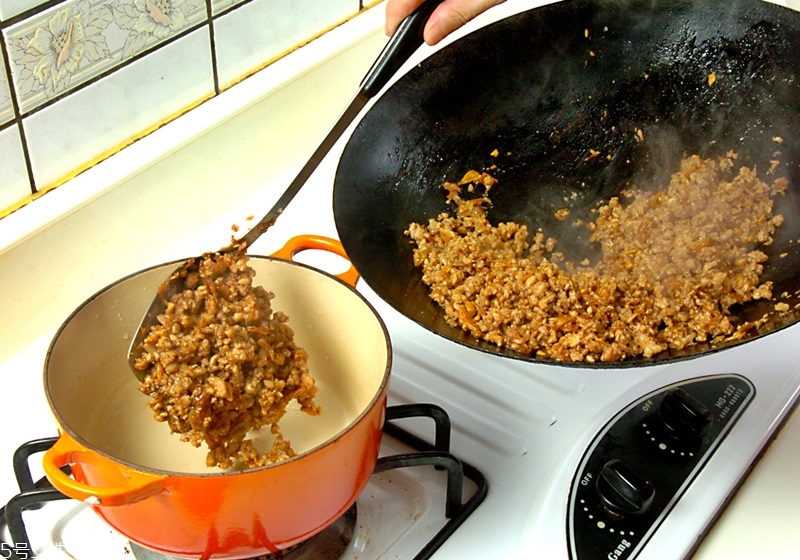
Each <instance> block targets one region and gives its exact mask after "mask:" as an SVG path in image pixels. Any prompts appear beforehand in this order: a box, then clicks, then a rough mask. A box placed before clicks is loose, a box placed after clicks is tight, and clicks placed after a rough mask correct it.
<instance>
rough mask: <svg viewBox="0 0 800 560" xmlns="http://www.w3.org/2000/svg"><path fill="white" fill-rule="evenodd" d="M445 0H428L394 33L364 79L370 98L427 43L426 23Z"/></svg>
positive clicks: (364, 90) (362, 86) (362, 88)
mask: <svg viewBox="0 0 800 560" xmlns="http://www.w3.org/2000/svg"><path fill="white" fill-rule="evenodd" d="M442 1H443V0H427V1H426V2H424V3H423V4H422V5H420V6H419V7H418V8H417V9H416V10H415V11H414V13H412V14H411V15H410V16H408V17H407V18H406V19H405V20H403V22H402V23H401V24H400V27H398V28H397V31H395V32H394V33H393V34H392V37H391V39H389V42H388V43H387V44H386V46H385V47H384V48H383V51H382V52H381V55H380V56H379V57H378V59H377V60H376V61H375V64H373V65H372V68H370V69H369V71H368V72H367V75H366V76H365V77H364V79H363V80H362V81H361V91H362V92H363V93H364V95H366V96H367V97H373V96H375V95H376V94H377V93H378V92H379V91H380V90H381V89H382V88H383V86H385V85H386V84H387V83H388V82H389V79H390V78H391V77H392V76H394V74H395V73H396V72H397V71H398V70H399V69H400V67H401V66H402V65H403V64H405V62H406V61H407V60H408V59H409V58H410V57H411V55H412V54H414V52H415V51H416V50H417V49H418V48H419V47H420V46H422V43H424V42H425V40H424V39H423V36H422V34H423V32H424V30H425V24H426V23H428V19H429V18H430V17H431V14H432V13H433V11H434V10H435V9H436V7H437V6H438V5H439V4H441V3H442Z"/></svg>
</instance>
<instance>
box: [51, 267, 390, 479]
mask: <svg viewBox="0 0 800 560" xmlns="http://www.w3.org/2000/svg"><path fill="white" fill-rule="evenodd" d="M250 264H251V266H253V268H254V269H255V270H256V272H257V275H256V282H257V283H260V284H261V285H263V286H264V287H265V288H266V289H267V290H269V291H271V292H273V293H274V294H275V299H274V300H273V301H272V307H273V310H280V311H283V312H284V313H286V314H287V315H288V316H289V321H288V324H289V325H290V326H291V327H292V329H293V330H294V332H295V340H296V342H297V343H298V345H299V346H300V347H302V348H304V349H305V350H306V351H307V352H308V356H309V369H310V371H311V374H312V376H313V377H314V378H315V380H316V383H317V385H318V387H319V392H318V395H317V398H316V401H317V403H318V404H319V405H320V406H321V407H322V414H321V415H320V416H309V415H307V414H305V413H302V412H300V411H299V407H296V408H290V409H289V411H288V412H287V414H286V416H285V417H284V418H283V420H282V421H281V423H280V426H281V431H282V432H283V434H284V435H285V437H286V438H287V439H289V440H290V441H291V443H292V447H293V448H294V450H295V451H296V452H297V453H298V455H299V454H301V453H303V452H307V451H309V450H312V449H314V448H315V447H317V446H320V445H323V444H324V443H325V442H327V441H329V440H331V439H333V438H335V437H336V436H337V434H340V433H341V432H342V431H344V430H346V429H347V427H348V426H350V425H352V424H353V423H354V422H356V421H357V420H358V418H359V416H360V415H361V414H362V413H363V412H364V411H366V410H368V409H369V408H371V406H373V405H374V404H375V399H376V398H377V396H378V395H379V394H380V392H381V390H382V388H383V387H384V386H385V384H386V383H387V382H388V374H389V371H388V369H389V363H390V359H389V352H390V350H389V340H388V335H387V334H386V331H385V329H384V326H383V324H382V323H381V321H380V320H379V319H378V318H377V316H376V314H375V313H374V312H373V310H372V308H371V307H370V306H369V305H368V304H367V303H366V302H365V300H364V299H363V298H362V297H361V296H360V295H359V294H358V293H357V292H356V291H355V290H354V289H352V288H350V287H349V286H348V285H346V284H344V283H342V282H339V281H337V280H335V279H333V278H332V277H330V276H328V275H327V274H324V273H321V272H319V271H317V270H315V269H313V268H308V267H306V266H303V265H299V264H296V263H291V262H287V261H282V260H278V259H271V258H264V257H251V258H250ZM175 268H176V264H169V265H164V266H161V267H158V268H154V269H149V270H147V271H144V272H142V273H139V274H137V275H134V276H132V277H129V278H127V279H124V280H122V281H120V282H119V283H117V284H114V285H112V286H110V287H109V288H107V289H106V290H104V291H103V292H101V293H100V294H98V295H97V296H96V297H95V298H93V299H92V300H90V301H88V302H87V303H86V304H85V305H84V306H83V307H81V308H80V309H79V310H78V311H76V313H75V314H74V315H73V316H72V317H71V318H70V319H69V320H68V321H67V322H66V323H65V324H64V326H63V327H62V330H61V331H60V332H59V334H58V335H57V336H56V339H55V341H54V343H53V345H52V347H51V350H50V352H49V354H48V359H47V363H46V367H45V388H46V392H47V396H48V399H49V400H50V405H51V408H52V410H53V411H54V413H55V415H56V418H57V420H58V421H59V423H60V425H61V426H62V427H63V428H65V429H66V430H68V431H69V432H70V433H71V434H72V435H73V437H75V438H76V439H78V441H80V442H81V443H83V444H84V445H86V446H87V447H89V448H90V449H94V450H96V451H100V452H102V453H103V454H105V455H108V456H109V457H111V458H112V459H115V460H117V461H120V462H123V463H127V464H129V465H130V466H133V467H138V468H140V469H145V470H157V471H167V472H170V473H184V474H188V473H212V472H221V471H219V470H218V469H209V468H207V467H206V466H205V456H206V451H207V450H206V448H205V446H203V447H201V448H195V447H193V446H192V445H190V444H188V443H185V442H181V441H180V439H179V437H178V436H177V435H174V434H171V433H170V430H169V427H168V426H167V424H166V423H163V422H157V421H155V420H154V419H153V415H152V411H151V409H150V407H149V406H148V404H147V402H148V397H147V396H145V395H143V394H142V393H141V392H139V390H138V380H137V379H136V377H135V376H134V374H133V372H132V371H131V370H130V369H129V367H128V363H127V352H128V346H129V344H130V337H131V335H132V333H133V331H134V329H135V328H136V327H137V326H138V323H139V321H140V320H141V317H142V314H143V313H144V310H145V309H146V308H147V306H148V305H149V302H150V300H151V298H152V297H153V296H154V295H155V293H156V289H157V288H158V286H159V284H160V283H161V282H163V281H164V280H165V279H166V277H167V276H168V274H169V273H170V272H171V271H172V270H174V269H175ZM254 439H256V441H259V440H262V441H264V442H265V445H264V447H266V446H267V444H268V443H269V442H271V436H270V434H269V427H266V428H264V429H262V430H261V433H259V434H256V435H255V437H254ZM257 445H258V443H257Z"/></svg>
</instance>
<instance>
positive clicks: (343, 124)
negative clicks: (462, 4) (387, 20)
mask: <svg viewBox="0 0 800 560" xmlns="http://www.w3.org/2000/svg"><path fill="white" fill-rule="evenodd" d="M441 3H442V0H427V2H425V3H424V4H422V5H421V6H420V7H419V8H417V9H416V11H415V12H414V13H413V14H411V15H410V16H408V17H407V18H406V19H405V20H404V21H403V23H402V24H400V27H398V29H397V31H395V32H394V34H393V35H392V37H391V38H390V39H389V42H388V43H387V44H386V46H385V47H384V48H383V50H382V51H381V54H380V55H379V56H378V58H377V60H376V61H375V63H374V64H373V65H372V67H371V68H370V70H369V72H367V75H366V76H365V77H364V79H363V80H362V82H361V86H360V89H359V91H358V93H356V95H355V97H354V98H353V100H352V101H351V102H350V104H349V105H348V106H347V108H346V109H345V110H344V112H343V113H342V115H341V116H340V117H339V120H337V121H336V123H335V124H334V125H333V128H331V130H330V132H328V134H327V136H325V138H324V139H323V140H322V143H321V144H320V145H319V146H318V147H317V149H316V150H315V151H314V153H313V154H311V157H310V158H309V159H308V161H307V162H306V164H305V165H304V166H303V167H302V168H301V169H300V171H299V172H298V174H297V176H296V177H295V178H294V180H293V181H292V182H291V183H290V184H289V187H288V188H287V189H286V190H285V191H284V192H283V194H282V195H281V196H280V198H279V199H278V201H277V202H276V203H275V204H274V205H273V206H272V208H271V209H270V211H269V212H267V214H266V215H265V216H264V217H263V218H261V220H260V221H259V222H258V223H257V224H256V225H255V226H253V228H252V229H251V230H250V231H248V232H247V233H246V234H244V235H243V236H242V237H241V238H239V242H240V243H244V244H245V246H246V247H250V246H251V245H252V244H253V243H254V242H255V240H256V239H258V238H259V237H260V236H261V234H262V233H264V232H265V231H267V230H268V229H269V228H270V226H272V224H273V223H275V220H277V219H278V216H280V215H281V214H282V213H283V211H284V210H285V209H286V207H287V206H288V205H289V203H290V202H291V201H292V200H293V199H294V197H295V196H296V195H297V193H298V192H299V191H300V188H301V187H302V186H303V185H304V184H305V183H306V181H308V178H309V177H311V174H312V173H313V172H314V171H315V170H316V169H317V167H319V164H320V163H321V162H322V160H323V159H325V156H326V155H327V154H328V152H330V151H331V148H333V146H334V144H336V142H337V141H338V140H339V138H340V137H341V136H342V134H344V132H345V130H347V127H348V126H350V123H351V122H353V120H354V119H355V118H356V116H357V115H358V114H359V113H360V112H361V109H363V108H364V106H365V105H366V104H367V102H368V101H369V100H370V99H371V98H372V97H373V96H374V95H376V94H377V93H378V92H379V91H380V90H381V88H383V86H384V85H386V83H387V82H388V81H389V79H390V78H391V77H392V75H393V74H394V73H395V72H397V70H398V69H399V68H400V67H401V66H402V65H403V64H404V63H405V62H406V60H408V58H409V57H410V56H411V55H412V54H413V53H414V51H416V50H417V49H418V48H419V47H420V45H422V43H423V38H422V33H423V30H424V29H425V24H426V23H427V22H428V18H429V17H430V15H431V13H433V10H434V9H435V8H436V6H438V5H439V4H441ZM228 249H232V247H229V248H228ZM223 250H224V249H223Z"/></svg>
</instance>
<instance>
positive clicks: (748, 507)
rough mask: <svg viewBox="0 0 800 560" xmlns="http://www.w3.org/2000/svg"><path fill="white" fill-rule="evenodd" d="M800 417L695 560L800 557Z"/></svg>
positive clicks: (795, 415)
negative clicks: (799, 478) (799, 505)
mask: <svg viewBox="0 0 800 560" xmlns="http://www.w3.org/2000/svg"><path fill="white" fill-rule="evenodd" d="M798 465H800V413H798V412H797V411H795V412H794V413H793V415H792V416H790V417H789V419H788V420H787V422H786V424H785V425H784V427H783V429H782V430H781V431H780V432H779V433H778V436H777V438H776V439H775V441H774V442H773V443H772V445H771V446H770V447H769V449H768V450H767V452H766V453H765V455H764V456H763V457H762V459H761V460H760V461H759V462H758V463H757V464H756V466H755V467H754V469H753V471H752V472H751V473H750V475H749V476H748V477H747V480H746V481H745V483H744V485H743V486H742V487H741V488H740V489H739V491H738V492H737V493H736V495H735V496H734V497H733V500H732V501H731V503H730V504H729V505H728V507H727V508H726V510H725V512H724V513H723V515H722V517H721V518H720V519H719V521H717V523H716V524H715V525H714V527H713V528H712V530H711V532H710V533H709V534H708V535H707V536H706V538H705V539H704V541H703V543H702V544H701V546H700V548H699V549H698V550H697V553H696V554H695V555H694V557H693V558H694V560H717V559H721V558H725V559H726V560H739V559H742V560H744V559H748V560H749V559H755V558H757V559H770V560H784V559H786V560H788V559H793V558H800V539H798V529H800V507H798V504H800V483H798V477H799V476H800V472H799V471H798Z"/></svg>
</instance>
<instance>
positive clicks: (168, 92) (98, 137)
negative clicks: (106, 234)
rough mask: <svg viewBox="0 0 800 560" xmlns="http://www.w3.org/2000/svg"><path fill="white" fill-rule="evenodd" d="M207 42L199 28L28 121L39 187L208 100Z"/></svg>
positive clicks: (204, 31)
mask: <svg viewBox="0 0 800 560" xmlns="http://www.w3.org/2000/svg"><path fill="white" fill-rule="evenodd" d="M209 41H210V39H209V37H208V29H207V28H205V27H203V28H201V29H199V30H198V31H195V32H193V33H191V34H190V35H187V36H186V37H182V38H181V39H179V40H177V41H175V42H173V43H170V44H168V45H165V46H163V47H162V48H160V49H158V50H157V51H155V52H154V53H152V54H150V55H148V56H146V57H144V58H142V59H140V60H137V61H136V62H134V63H132V64H130V65H128V66H125V67H124V68H122V69H121V70H119V71H117V72H115V73H113V74H111V75H110V76H108V77H106V78H104V79H102V80H100V81H98V82H96V83H93V84H92V85H90V86H88V87H86V88H84V89H81V90H80V91H77V92H75V93H73V94H71V95H69V96H68V97H66V98H64V99H62V100H61V101H59V102H58V103H55V104H54V105H51V106H48V107H46V108H44V109H43V110H41V111H37V112H36V113H34V114H33V115H31V116H29V117H26V118H25V119H24V121H23V123H24V128H25V134H26V138H27V141H28V146H29V152H30V157H31V165H32V168H33V173H34V178H35V181H36V185H37V187H38V188H42V187H44V186H46V185H48V184H49V183H51V182H53V181H56V180H58V179H59V178H60V177H62V176H63V175H65V174H69V173H71V172H73V171H75V170H76V169H80V165H81V164H82V163H83V162H91V161H92V160H97V159H98V158H99V157H100V156H101V155H103V154H104V153H106V152H109V151H111V150H114V149H115V148H116V147H118V146H119V145H121V144H125V143H126V142H128V141H129V140H130V139H131V138H133V137H136V136H137V135H139V134H140V133H141V132H142V131H143V130H146V129H148V128H150V127H151V126H154V125H156V124H160V123H163V122H165V121H167V120H169V119H170V118H171V117H174V116H175V115H176V114H177V113H179V112H181V111H183V110H184V109H186V108H187V107H190V106H191V105H193V104H196V103H197V102H198V101H199V100H201V99H203V98H208V97H210V96H212V95H213V93H214V87H213V79H212V70H211V55H210V49H209V47H208V45H209Z"/></svg>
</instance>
